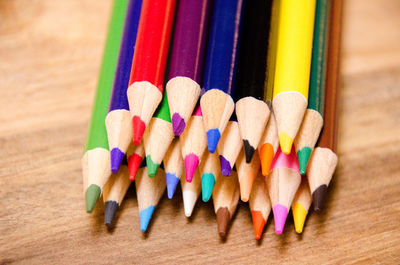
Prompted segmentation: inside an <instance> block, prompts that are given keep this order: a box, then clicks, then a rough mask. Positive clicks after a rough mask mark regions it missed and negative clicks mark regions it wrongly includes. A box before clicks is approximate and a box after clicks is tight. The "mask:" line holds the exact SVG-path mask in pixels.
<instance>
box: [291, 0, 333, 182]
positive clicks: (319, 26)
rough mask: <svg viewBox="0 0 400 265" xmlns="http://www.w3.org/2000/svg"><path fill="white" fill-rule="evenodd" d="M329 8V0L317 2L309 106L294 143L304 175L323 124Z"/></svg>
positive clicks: (318, 0)
mask: <svg viewBox="0 0 400 265" xmlns="http://www.w3.org/2000/svg"><path fill="white" fill-rule="evenodd" d="M329 8H330V1H329V0H317V5H316V8H315V22H314V23H315V24H314V39H313V49H312V59H311V72H310V86H309V95H308V106H307V110H306V113H305V115H304V119H303V123H302V124H301V127H300V130H299V132H298V134H297V136H296V139H295V143H294V144H295V146H296V152H297V156H298V158H299V165H300V173H301V174H302V175H304V174H305V173H306V168H307V163H308V160H309V158H310V156H311V152H312V150H313V149H314V146H315V144H316V142H317V140H318V137H319V134H320V132H321V129H322V125H323V123H324V121H323V116H324V100H325V80H326V64H327V43H328V24H329V17H328V16H329Z"/></svg>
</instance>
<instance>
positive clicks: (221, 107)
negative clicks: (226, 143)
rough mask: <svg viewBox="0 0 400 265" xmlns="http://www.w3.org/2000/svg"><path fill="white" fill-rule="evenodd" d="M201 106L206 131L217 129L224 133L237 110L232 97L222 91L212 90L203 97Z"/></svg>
mask: <svg viewBox="0 0 400 265" xmlns="http://www.w3.org/2000/svg"><path fill="white" fill-rule="evenodd" d="M200 104H201V111H202V112H203V122H204V129H205V130H206V131H208V130H210V129H215V128H217V129H218V130H219V131H220V132H223V131H224V130H225V127H226V125H227V124H228V121H229V118H230V117H231V115H232V113H233V110H234V108H235V103H234V102H233V100H232V97H231V96H230V95H228V94H226V93H225V92H223V91H221V90H218V89H212V90H209V91H207V94H204V95H203V96H202V97H201V99H200Z"/></svg>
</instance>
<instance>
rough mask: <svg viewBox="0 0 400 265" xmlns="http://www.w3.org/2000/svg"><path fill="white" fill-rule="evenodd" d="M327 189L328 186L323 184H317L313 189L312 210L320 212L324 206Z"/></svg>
mask: <svg viewBox="0 0 400 265" xmlns="http://www.w3.org/2000/svg"><path fill="white" fill-rule="evenodd" d="M327 191H328V186H326V185H325V184H323V185H321V186H319V187H318V188H317V189H316V190H314V192H313V194H312V197H313V204H314V211H316V212H320V211H321V210H322V208H323V207H324V200H325V196H326V193H327Z"/></svg>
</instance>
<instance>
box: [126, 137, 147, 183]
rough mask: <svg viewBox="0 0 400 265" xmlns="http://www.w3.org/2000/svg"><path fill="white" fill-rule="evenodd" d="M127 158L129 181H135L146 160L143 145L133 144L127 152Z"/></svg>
mask: <svg viewBox="0 0 400 265" xmlns="http://www.w3.org/2000/svg"><path fill="white" fill-rule="evenodd" d="M126 157H127V160H128V169H129V179H130V180H135V177H136V174H137V171H138V170H139V167H140V164H141V163H142V160H143V158H144V148H143V144H141V145H134V144H133V143H131V144H130V145H129V147H128V150H127V151H126Z"/></svg>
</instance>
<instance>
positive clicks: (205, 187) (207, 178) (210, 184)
mask: <svg viewBox="0 0 400 265" xmlns="http://www.w3.org/2000/svg"><path fill="white" fill-rule="evenodd" d="M214 184H215V177H214V175H213V174H211V173H205V174H203V175H202V176H201V193H202V200H203V202H208V200H209V199H210V198H211V194H212V191H213V189H214Z"/></svg>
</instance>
